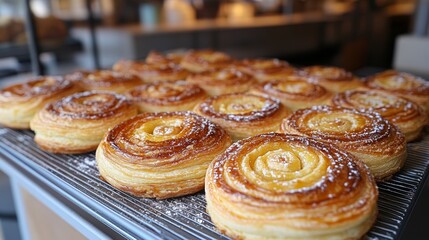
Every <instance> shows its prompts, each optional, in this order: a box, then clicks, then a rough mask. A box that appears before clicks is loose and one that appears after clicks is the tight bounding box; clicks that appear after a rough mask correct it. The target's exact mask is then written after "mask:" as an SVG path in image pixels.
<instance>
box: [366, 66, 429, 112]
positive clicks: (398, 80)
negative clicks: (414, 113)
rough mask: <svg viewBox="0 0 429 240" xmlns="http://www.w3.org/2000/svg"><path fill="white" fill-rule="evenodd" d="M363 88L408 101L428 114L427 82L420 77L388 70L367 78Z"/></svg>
mask: <svg viewBox="0 0 429 240" xmlns="http://www.w3.org/2000/svg"><path fill="white" fill-rule="evenodd" d="M365 87H367V88H370V89H375V90H381V91H387V92H389V93H392V94H395V95H398V96H401V97H405V98H407V99H410V100H411V101H413V102H415V103H417V104H419V105H420V106H421V107H422V108H423V109H424V110H425V111H426V112H427V113H428V114H429V82H428V81H426V80H424V79H422V78H420V77H417V76H414V75H412V74H410V73H405V72H398V71H395V70H388V71H384V72H381V73H378V74H375V75H373V76H371V77H368V78H367V79H366V81H365Z"/></svg>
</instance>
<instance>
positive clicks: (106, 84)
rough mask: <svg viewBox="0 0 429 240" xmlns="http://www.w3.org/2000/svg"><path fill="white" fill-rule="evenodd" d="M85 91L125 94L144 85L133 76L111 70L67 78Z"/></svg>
mask: <svg viewBox="0 0 429 240" xmlns="http://www.w3.org/2000/svg"><path fill="white" fill-rule="evenodd" d="M67 78H68V79H70V80H72V81H75V82H76V83H77V84H79V85H80V86H81V87H82V88H84V89H85V90H106V91H114V92H118V93H123V92H125V91H127V90H129V89H130V88H133V87H135V86H138V85H140V84H141V83H142V81H141V79H140V78H139V77H138V76H136V75H133V74H129V73H121V72H114V71H110V70H96V71H80V72H75V73H73V74H70V75H68V76H67Z"/></svg>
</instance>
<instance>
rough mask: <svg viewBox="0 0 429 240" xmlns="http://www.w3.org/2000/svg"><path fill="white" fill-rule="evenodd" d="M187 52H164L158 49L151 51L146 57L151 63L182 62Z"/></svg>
mask: <svg viewBox="0 0 429 240" xmlns="http://www.w3.org/2000/svg"><path fill="white" fill-rule="evenodd" d="M186 53H187V52H183V53H182V52H173V53H167V54H162V53H160V52H157V51H150V52H149V54H148V55H147V57H146V62H147V63H150V64H171V63H173V64H180V62H181V61H182V59H183V57H184V56H185V54H186Z"/></svg>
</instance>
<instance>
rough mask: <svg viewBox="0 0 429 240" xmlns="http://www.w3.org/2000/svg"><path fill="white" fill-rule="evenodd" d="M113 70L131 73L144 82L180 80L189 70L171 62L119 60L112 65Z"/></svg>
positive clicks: (184, 77)
mask: <svg viewBox="0 0 429 240" xmlns="http://www.w3.org/2000/svg"><path fill="white" fill-rule="evenodd" d="M113 70H114V71H118V72H125V73H132V74H134V75H137V76H139V77H140V78H141V79H142V80H143V81H144V82H146V83H152V82H157V81H180V80H185V79H186V77H187V76H188V75H189V72H188V71H186V70H185V69H183V68H181V67H180V66H178V65H176V64H172V63H145V62H139V61H130V60H120V61H118V62H117V63H116V64H115V65H114V66H113Z"/></svg>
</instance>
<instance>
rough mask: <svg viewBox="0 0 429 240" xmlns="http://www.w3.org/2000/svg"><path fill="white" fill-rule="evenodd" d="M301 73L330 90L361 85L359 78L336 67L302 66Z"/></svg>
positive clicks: (342, 89) (350, 88)
mask: <svg viewBox="0 0 429 240" xmlns="http://www.w3.org/2000/svg"><path fill="white" fill-rule="evenodd" d="M302 73H303V74H304V75H307V76H308V77H309V80H310V81H312V82H314V83H316V84H319V85H322V86H323V87H325V88H326V89H328V90H329V91H331V92H344V91H347V90H353V89H356V88H358V87H361V86H362V85H363V81H361V80H359V78H357V77H356V76H354V75H353V74H352V73H350V72H347V71H346V70H344V69H342V68H338V67H324V66H311V67H306V68H304V69H303V72H302Z"/></svg>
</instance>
